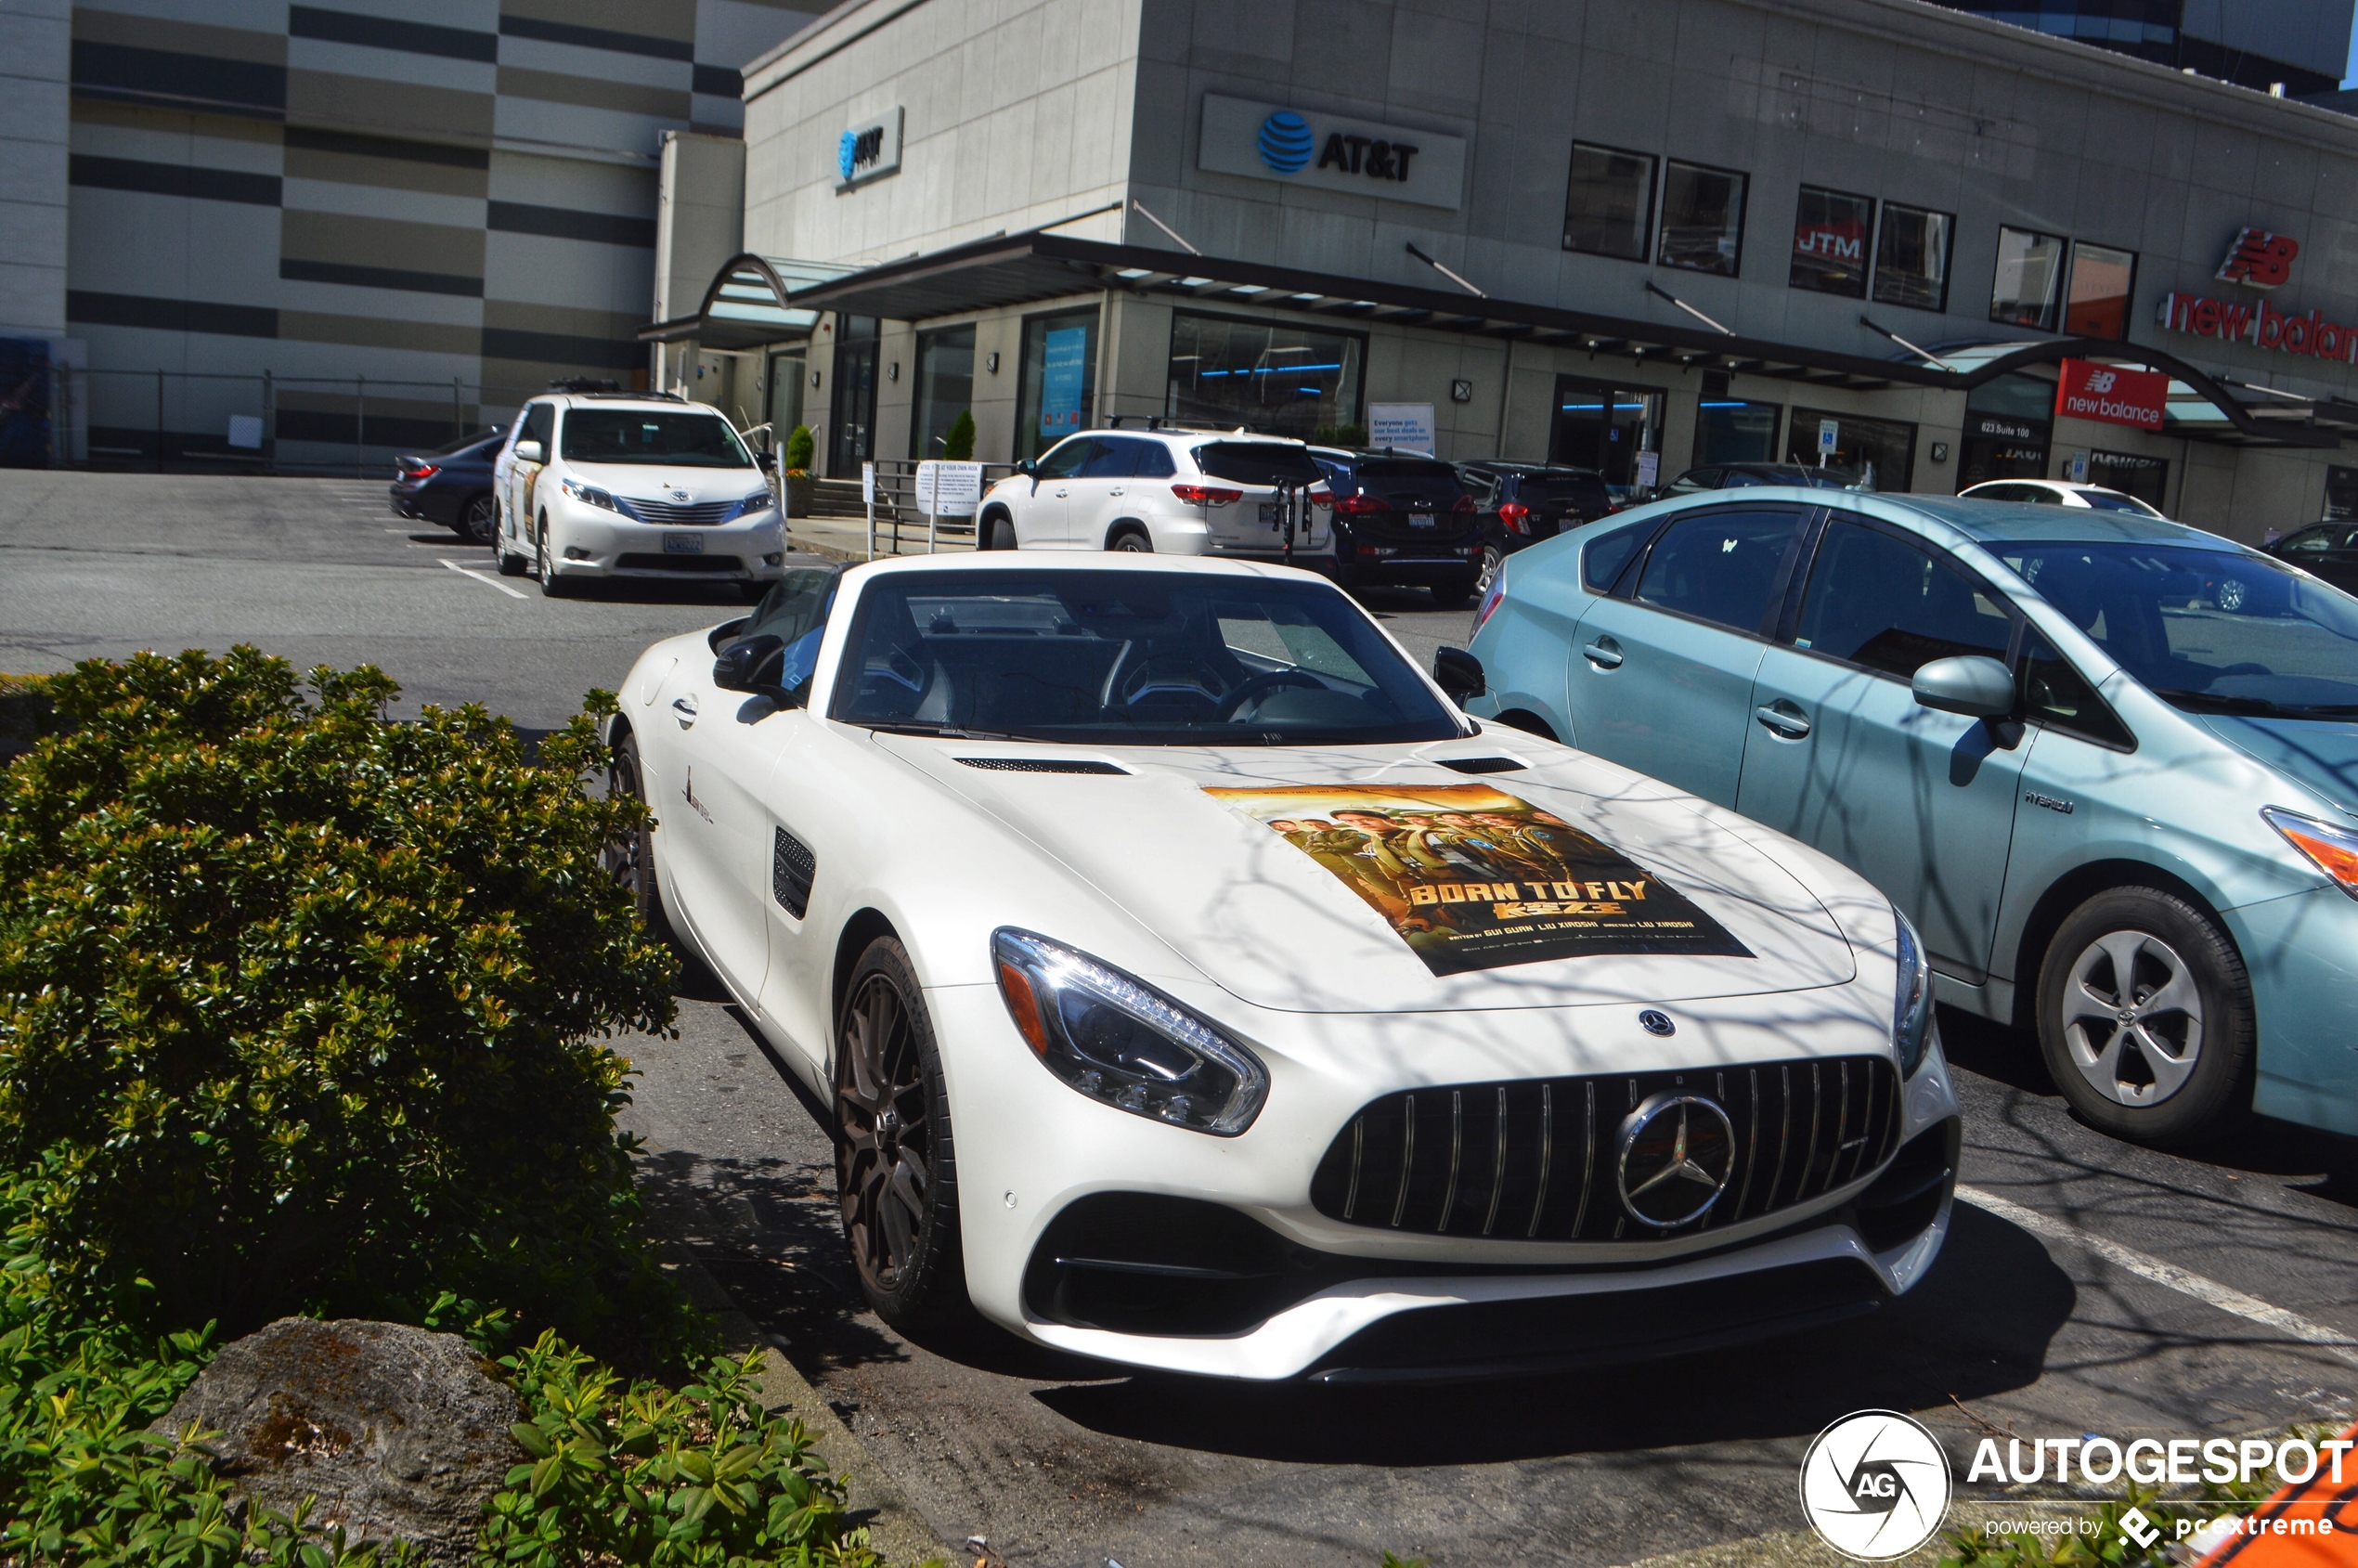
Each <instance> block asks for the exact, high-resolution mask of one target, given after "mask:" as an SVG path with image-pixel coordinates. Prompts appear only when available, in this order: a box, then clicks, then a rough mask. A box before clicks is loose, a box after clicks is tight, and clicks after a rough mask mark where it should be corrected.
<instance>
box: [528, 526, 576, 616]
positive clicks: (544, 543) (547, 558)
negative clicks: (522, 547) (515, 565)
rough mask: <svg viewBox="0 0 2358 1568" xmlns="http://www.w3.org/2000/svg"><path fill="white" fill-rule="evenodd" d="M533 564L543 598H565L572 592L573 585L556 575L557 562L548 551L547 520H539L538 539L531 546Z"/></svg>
mask: <svg viewBox="0 0 2358 1568" xmlns="http://www.w3.org/2000/svg"><path fill="white" fill-rule="evenodd" d="M532 556H533V565H534V568H535V571H536V574H537V575H538V577H539V578H540V596H541V597H542V598H544V599H566V598H570V597H571V596H572V594H573V585H572V584H571V583H569V582H567V581H565V580H564V578H563V577H559V576H557V564H556V561H555V560H554V558H552V557H551V555H550V553H549V520H548V519H547V518H545V517H544V518H542V519H541V520H540V540H539V542H538V544H536V545H535V546H534V547H533V551H532Z"/></svg>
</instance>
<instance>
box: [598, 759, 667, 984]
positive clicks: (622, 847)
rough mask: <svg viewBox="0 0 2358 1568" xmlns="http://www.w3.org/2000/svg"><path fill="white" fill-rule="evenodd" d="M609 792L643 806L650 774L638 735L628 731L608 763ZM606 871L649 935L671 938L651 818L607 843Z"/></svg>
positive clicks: (607, 780)
mask: <svg viewBox="0 0 2358 1568" xmlns="http://www.w3.org/2000/svg"><path fill="white" fill-rule="evenodd" d="M606 795H607V797H609V798H611V797H615V796H628V797H631V798H632V799H635V800H637V801H638V802H639V804H640V805H641V806H644V805H646V804H647V803H648V802H647V775H646V773H645V771H644V770H643V768H642V767H641V763H640V759H639V737H638V736H636V735H633V734H628V733H626V734H625V735H624V736H623V737H622V739H621V740H620V741H619V742H618V743H616V745H615V748H614V751H613V754H612V756H611V758H610V759H609V760H608V761H607V763H606ZM605 867H606V874H607V875H610V876H612V877H613V878H614V879H615V881H616V882H618V883H620V884H621V885H622V888H623V890H624V891H626V892H628V894H629V895H630V903H631V907H632V908H634V909H636V910H637V911H638V912H639V920H640V923H641V925H643V926H645V927H646V928H647V935H648V936H650V937H652V938H654V940H656V941H659V942H667V941H669V940H671V926H670V923H669V922H668V921H667V919H666V918H665V916H664V913H663V891H662V888H661V886H660V884H659V883H658V882H657V880H656V877H655V830H654V821H653V819H652V818H647V819H642V820H641V821H640V822H638V823H634V824H633V825H631V826H630V827H629V828H628V829H626V830H624V832H623V834H622V836H620V837H618V838H616V839H615V840H614V841H613V842H612V843H610V844H608V845H607V846H606V850H605Z"/></svg>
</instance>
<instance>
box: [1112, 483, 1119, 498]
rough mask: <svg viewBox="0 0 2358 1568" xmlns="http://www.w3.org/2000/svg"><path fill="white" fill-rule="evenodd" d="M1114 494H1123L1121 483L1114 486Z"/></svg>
mask: <svg viewBox="0 0 2358 1568" xmlns="http://www.w3.org/2000/svg"><path fill="white" fill-rule="evenodd" d="M1113 494H1115V495H1117V496H1118V495H1120V494H1121V486H1119V485H1116V486H1114V487H1113Z"/></svg>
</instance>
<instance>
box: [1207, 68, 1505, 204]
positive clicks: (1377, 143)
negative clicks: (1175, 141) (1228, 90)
mask: <svg viewBox="0 0 2358 1568" xmlns="http://www.w3.org/2000/svg"><path fill="white" fill-rule="evenodd" d="M1196 167H1198V169H1208V170H1210V171H1211V172H1212V173H1214V174H1221V175H1245V176H1246V177H1248V178H1250V179H1258V180H1277V181H1281V182H1283V183H1284V184H1287V185H1308V186H1315V187H1317V188H1319V189H1321V190H1340V191H1345V192H1348V193H1349V194H1351V195H1353V196H1374V197H1379V198H1380V199H1382V200H1383V201H1410V202H1414V203H1415V204H1417V205H1418V206H1420V207H1446V208H1448V209H1449V210H1450V211H1452V212H1455V211H1457V210H1458V208H1459V207H1461V206H1463V205H1464V204H1465V195H1466V141H1465V138H1464V137H1463V136H1445V135H1444V134H1443V133H1441V132H1439V131H1422V130H1412V129H1410V128H1409V127H1407V126H1406V125H1383V124H1379V123H1376V122H1374V121H1372V120H1349V119H1345V118H1343V117H1342V116H1341V115H1338V114H1328V113H1327V112H1326V111H1325V110H1317V109H1295V108H1291V107H1289V106H1288V105H1285V104H1276V103H1255V102H1253V101H1251V100H1250V99H1248V98H1231V97H1222V96H1220V95H1219V94H1217V93H1206V94H1205V95H1204V99H1203V139H1202V141H1201V142H1200V143H1199V144H1198V148H1197V151H1196Z"/></svg>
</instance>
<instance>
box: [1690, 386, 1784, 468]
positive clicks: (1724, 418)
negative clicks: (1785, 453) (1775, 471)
mask: <svg viewBox="0 0 2358 1568" xmlns="http://www.w3.org/2000/svg"><path fill="white" fill-rule="evenodd" d="M1783 412H1784V410H1783V409H1782V408H1780V407H1779V406H1778V405H1776V404H1774V403H1743V402H1738V401H1736V400H1734V399H1732V398H1724V397H1706V398H1704V400H1703V407H1702V408H1700V409H1698V410H1697V411H1696V415H1695V466H1696V467H1698V468H1701V467H1702V466H1703V465H1704V464H1705V463H1730V462H1775V461H1776V460H1777V424H1778V417H1779V416H1780V415H1781V414H1782V413H1783Z"/></svg>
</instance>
